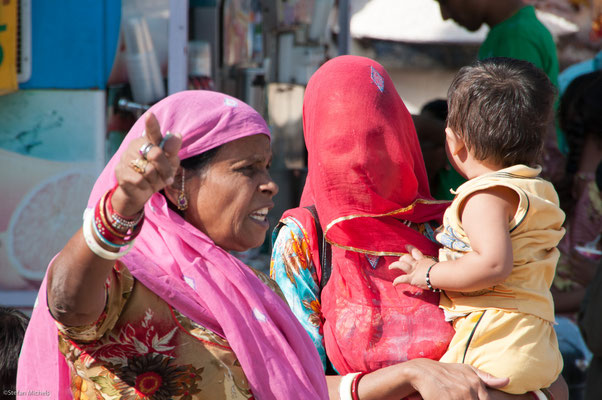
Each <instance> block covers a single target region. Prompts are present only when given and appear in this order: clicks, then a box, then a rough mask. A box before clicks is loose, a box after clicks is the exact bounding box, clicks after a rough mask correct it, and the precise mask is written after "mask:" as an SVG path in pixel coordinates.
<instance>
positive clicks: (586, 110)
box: [557, 71, 602, 213]
mask: <svg viewBox="0 0 602 400" xmlns="http://www.w3.org/2000/svg"><path fill="white" fill-rule="evenodd" d="M558 123H559V125H560V128H561V129H562V131H563V132H564V133H565V136H566V141H567V144H568V147H569V153H568V155H567V158H566V168H565V175H564V177H563V179H562V181H560V182H559V183H558V184H557V190H558V195H559V197H560V205H561V206H562V208H563V210H564V211H565V212H566V213H572V210H573V208H574V205H575V200H576V199H574V191H573V186H574V182H575V175H576V174H577V172H578V171H579V164H580V163H581V158H582V154H583V149H584V147H585V143H586V140H587V138H588V137H589V136H594V137H597V138H598V139H599V140H602V71H595V72H591V73H588V74H584V75H580V76H578V77H576V78H575V79H573V81H572V82H571V83H570V84H569V85H568V86H567V88H566V90H565V91H564V94H563V95H562V97H561V98H560V106H559V108H558Z"/></svg>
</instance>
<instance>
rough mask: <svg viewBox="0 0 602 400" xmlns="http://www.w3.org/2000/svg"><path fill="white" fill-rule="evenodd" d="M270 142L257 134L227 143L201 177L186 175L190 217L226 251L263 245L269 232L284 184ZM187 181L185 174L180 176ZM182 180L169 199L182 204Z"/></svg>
mask: <svg viewBox="0 0 602 400" xmlns="http://www.w3.org/2000/svg"><path fill="white" fill-rule="evenodd" d="M271 161H272V151H271V149H270V141H269V139H268V137H267V136H266V135H263V134H257V135H252V136H247V137H244V138H241V139H237V140H234V141H232V142H229V143H226V144H225V145H223V146H222V147H221V148H220V149H219V150H218V152H217V154H216V155H215V157H214V158H213V159H212V160H211V161H210V163H209V165H208V166H207V167H206V169H204V170H203V171H202V172H201V173H199V172H194V171H185V176H186V183H185V192H186V196H187V198H188V202H189V204H190V205H189V207H188V210H186V212H185V216H184V217H185V219H186V220H187V221H188V222H190V223H191V224H192V225H194V226H195V227H196V228H198V229H199V230H201V231H202V232H204V233H205V234H207V235H208V236H209V237H210V238H212V239H213V241H214V242H215V244H217V245H218V246H220V247H221V248H223V249H225V250H234V251H243V250H247V249H249V248H253V247H258V246H260V245H261V244H262V243H263V241H264V239H265V235H266V232H267V230H268V228H269V222H268V220H267V212H268V210H270V209H272V208H273V207H274V202H273V200H272V199H273V197H274V196H275V195H276V193H278V185H277V184H276V183H275V182H274V181H273V180H272V178H271V176H270V173H269V167H270V164H271ZM180 177H181V175H180ZM180 179H181V178H179V179H178V178H176V179H175V182H176V183H174V184H173V185H172V187H171V190H169V191H168V196H169V197H170V199H171V200H172V202H174V203H175V202H176V201H177V200H176V198H177V193H179V190H180V189H181V186H180V184H179V182H181V180H180Z"/></svg>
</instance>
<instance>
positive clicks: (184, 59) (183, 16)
mask: <svg viewBox="0 0 602 400" xmlns="http://www.w3.org/2000/svg"><path fill="white" fill-rule="evenodd" d="M167 69H168V71H167V92H168V94H173V93H176V92H180V91H182V90H186V87H187V85H188V0H170V1H169V32H168V59H167Z"/></svg>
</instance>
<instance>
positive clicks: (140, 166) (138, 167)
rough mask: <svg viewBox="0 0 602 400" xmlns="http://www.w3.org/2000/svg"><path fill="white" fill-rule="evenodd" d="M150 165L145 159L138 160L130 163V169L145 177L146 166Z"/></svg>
mask: <svg viewBox="0 0 602 400" xmlns="http://www.w3.org/2000/svg"><path fill="white" fill-rule="evenodd" d="M147 165H148V161H146V160H145V159H144V158H137V159H135V160H132V161H130V167H132V169H133V170H134V171H136V172H138V173H139V174H141V175H144V172H145V171H146V166H147Z"/></svg>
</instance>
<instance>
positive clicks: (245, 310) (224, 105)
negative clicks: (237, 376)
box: [17, 91, 328, 400]
mask: <svg viewBox="0 0 602 400" xmlns="http://www.w3.org/2000/svg"><path fill="white" fill-rule="evenodd" d="M150 111H151V112H153V113H154V114H155V116H156V117H157V119H158V121H159V124H160V126H161V130H162V132H166V131H168V130H169V131H171V132H178V133H180V134H181V135H182V137H183V144H182V149H181V150H180V152H179V156H180V159H185V158H188V157H191V156H194V155H197V154H200V153H202V152H204V151H207V150H209V149H212V148H214V147H217V146H219V145H221V144H224V143H227V142H230V141H233V140H235V139H238V138H241V137H245V136H249V135H254V134H258V133H263V134H265V135H268V136H269V130H268V128H267V126H266V124H265V122H264V120H263V119H262V118H261V116H260V115H259V114H258V113H257V112H255V111H254V110H253V109H252V108H251V107H249V106H248V105H246V104H244V103H243V102H241V101H239V100H237V99H234V98H232V97H229V96H227V95H224V94H221V93H216V92H209V91H185V92H180V93H177V94H174V95H171V96H169V97H167V98H166V99H164V100H162V101H160V102H159V103H157V104H156V105H154V106H153V107H152V108H151V109H150ZM143 129H144V116H143V117H141V118H140V119H139V120H138V121H137V122H136V123H135V125H134V126H133V127H132V129H131V130H130V132H129V133H128V135H127V137H126V138H125V140H124V142H123V144H122V145H121V147H120V148H119V150H118V151H117V153H116V154H115V156H114V157H113V158H112V159H111V161H110V162H109V163H108V164H107V166H106V167H105V169H104V171H103V172H102V173H101V175H100V177H99V178H98V180H97V181H96V184H95V186H94V188H93V190H92V193H91V195H90V199H89V201H88V207H93V206H94V205H95V204H96V202H97V201H98V199H99V198H100V197H101V196H102V194H104V193H105V192H106V191H107V190H108V189H109V188H111V187H112V186H113V185H114V184H115V182H116V181H115V177H114V172H113V171H114V169H115V165H116V163H117V162H118V160H119V157H120V156H121V154H122V152H123V151H124V150H125V148H126V147H127V145H128V143H129V142H130V141H131V140H133V139H135V138H137V137H139V136H140V135H142V132H143ZM145 213H146V221H145V223H144V226H143V228H142V231H141V234H140V236H139V237H138V238H137V239H136V245H135V247H134V249H133V250H132V251H131V253H129V254H128V255H127V256H125V257H123V258H122V261H123V262H124V263H125V265H127V266H128V268H129V269H130V271H131V272H132V274H133V275H134V276H135V277H136V279H138V280H139V281H140V282H142V283H143V284H144V285H145V286H146V287H148V288H149V289H150V290H152V291H153V292H155V293H156V294H157V295H159V296H161V297H162V298H163V299H164V300H165V301H166V302H167V303H168V304H170V305H171V306H172V307H174V308H176V309H177V310H178V311H180V312H181V313H182V314H184V315H186V316H187V317H188V318H190V319H192V320H193V321H195V322H197V323H199V324H201V325H203V326H205V327H207V328H209V329H211V330H212V331H214V332H216V333H217V334H219V335H221V336H223V337H224V338H226V339H227V340H228V341H229V343H230V345H231V346H232V349H233V350H234V352H235V354H236V356H237V358H238V360H239V362H240V363H241V365H242V368H243V370H244V371H245V374H246V376H247V379H248V380H249V383H250V386H251V390H252V392H253V394H254V396H255V397H256V398H259V399H262V400H263V399H286V398H296V399H327V398H328V393H327V388H326V381H325V379H324V374H323V371H322V366H321V363H320V360H319V357H318V353H317V351H316V349H315V347H314V346H313V344H312V342H311V340H310V338H309V336H308V335H307V334H306V332H305V331H304V329H303V328H302V326H301V325H300V324H299V323H298V321H297V320H296V318H295V317H294V315H293V314H292V312H290V310H289V308H288V305H287V304H286V303H285V302H284V301H283V300H282V299H281V298H280V297H279V296H278V295H276V294H275V293H274V292H273V291H272V290H271V289H269V288H268V287H267V286H266V285H264V284H263V283H262V282H261V281H260V280H259V279H258V278H257V277H256V276H255V274H254V273H253V272H252V271H250V270H249V268H248V267H246V266H245V265H244V264H243V263H242V262H240V261H239V260H237V259H236V258H235V257H233V256H231V255H230V254H229V253H227V252H226V251H224V250H222V249H221V248H219V247H217V246H216V245H215V244H214V243H213V242H212V241H211V239H210V238H209V237H207V236H206V235H204V234H203V233H202V232H200V231H199V230H197V229H196V228H194V227H193V226H192V225H190V224H188V223H187V222H186V221H185V220H184V219H182V218H181V217H180V216H179V215H177V214H176V213H174V212H172V211H171V210H170V209H169V208H168V207H167V203H166V201H165V199H164V197H163V196H161V195H160V194H155V195H153V196H152V197H151V199H150V200H149V201H148V202H147V204H146V206H145ZM38 299H39V302H38V305H37V307H36V308H35V309H34V312H33V314H32V319H31V321H30V325H29V327H28V330H27V333H26V336H25V341H24V345H23V348H22V350H21V357H20V360H19V371H18V378H17V389H18V391H19V392H20V394H21V395H20V396H19V397H18V398H29V397H30V396H29V395H28V393H31V392H30V391H34V392H35V391H44V390H48V391H50V397H51V398H59V399H64V398H65V399H69V398H71V394H70V392H69V388H68V383H69V377H68V367H67V365H66V363H65V361H64V359H63V358H62V356H61V355H60V353H59V352H58V348H57V330H56V326H55V324H54V320H53V319H52V317H51V316H50V315H49V313H48V308H47V306H46V301H45V300H46V281H44V282H43V284H42V288H41V289H40V293H39V295H38ZM31 397H32V398H34V397H35V396H31Z"/></svg>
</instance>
